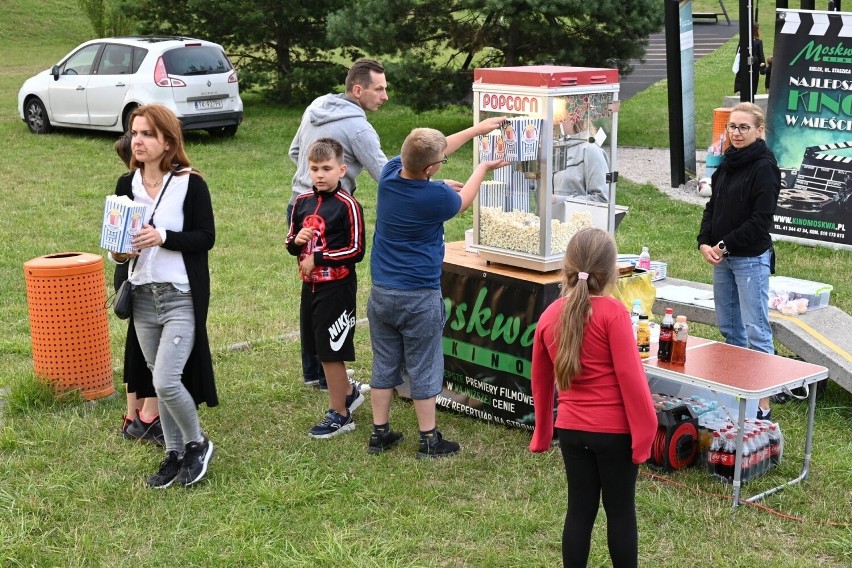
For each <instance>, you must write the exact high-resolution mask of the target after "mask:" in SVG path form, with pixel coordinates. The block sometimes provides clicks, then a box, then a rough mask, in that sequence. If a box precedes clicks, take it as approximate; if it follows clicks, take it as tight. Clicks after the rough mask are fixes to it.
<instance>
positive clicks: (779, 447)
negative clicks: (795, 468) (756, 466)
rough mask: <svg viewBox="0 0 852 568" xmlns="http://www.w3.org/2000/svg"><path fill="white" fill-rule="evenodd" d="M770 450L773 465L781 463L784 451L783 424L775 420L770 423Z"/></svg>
mask: <svg viewBox="0 0 852 568" xmlns="http://www.w3.org/2000/svg"><path fill="white" fill-rule="evenodd" d="M768 434H769V452H770V456H771V457H770V461H771V462H772V465H773V467H774V466H778V465H781V455H782V454H783V453H784V435H783V434H781V426H779V425H778V424H777V423H775V422H773V423H771V424H770V425H769V432H768Z"/></svg>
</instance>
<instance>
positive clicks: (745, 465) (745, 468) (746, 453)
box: [740, 432, 752, 483]
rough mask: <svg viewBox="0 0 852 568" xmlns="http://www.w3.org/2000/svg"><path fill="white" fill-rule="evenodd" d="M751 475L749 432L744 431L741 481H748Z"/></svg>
mask: <svg viewBox="0 0 852 568" xmlns="http://www.w3.org/2000/svg"><path fill="white" fill-rule="evenodd" d="M751 477H752V467H751V447H750V446H749V443H748V434H746V433H745V432H743V459H742V462H741V463H740V481H741V482H742V483H746V482H747V481H749V480H751Z"/></svg>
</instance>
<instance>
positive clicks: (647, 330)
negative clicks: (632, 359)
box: [636, 314, 651, 359]
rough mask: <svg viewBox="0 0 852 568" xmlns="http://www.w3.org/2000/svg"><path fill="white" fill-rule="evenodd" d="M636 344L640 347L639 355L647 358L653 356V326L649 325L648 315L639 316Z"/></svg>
mask: <svg viewBox="0 0 852 568" xmlns="http://www.w3.org/2000/svg"><path fill="white" fill-rule="evenodd" d="M636 346H637V347H638V348H639V357H640V358H642V359H647V358H648V357H650V356H651V327H650V325H648V316H646V315H645V314H642V315H641V316H639V327H637V328H636Z"/></svg>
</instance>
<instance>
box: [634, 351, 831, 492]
mask: <svg viewBox="0 0 852 568" xmlns="http://www.w3.org/2000/svg"><path fill="white" fill-rule="evenodd" d="M644 366H645V372H646V373H647V374H648V375H649V376H653V377H660V378H663V379H668V380H671V381H675V382H679V383H686V384H691V385H696V386H700V387H704V388H706V389H709V390H711V391H713V392H719V393H726V394H729V395H732V396H734V397H736V398H737V400H739V413H738V414H739V418H738V422H739V424H738V426H739V427H738V428H737V439H736V443H737V450H736V462H735V467H734V480H733V507H737V506H739V505H740V504H741V503H742V501H741V500H740V490H741V477H740V476H741V472H740V467H741V465H742V459H743V426H744V420H745V413H746V401H747V400H748V399H760V398H764V397H769V396H772V395H774V394H778V393H781V392H789V391H791V390H793V389H795V388H799V387H804V388H805V389H806V390H809V391H810V392H809V395H808V426H807V430H806V432H805V456H804V461H803V464H802V471H801V473H800V474H799V476H798V477H796V478H794V479H792V480H790V481H787V482H785V483H782V484H781V485H779V486H777V487H773V488H772V489H769V490H767V491H764V492H762V493H760V494H758V495H755V496H753V497H749V498H748V499H745V500H744V501H747V502H754V501H757V500H759V499H762V498H764V497H766V496H768V495H771V494H773V493H776V492H778V491H781V490H782V489H784V488H785V487H787V486H789V485H795V484H797V483H799V482H801V481H803V480H804V479H806V478H807V477H808V471H809V469H810V462H811V444H812V439H813V431H814V414H815V410H816V393H817V389H816V388H812V389H811V388H809V385H811V384H813V383H815V382H817V381H820V380H822V379H825V378H826V377H828V369H826V368H825V367H823V366H821V365H813V364H811V363H805V362H804V361H797V360H795V359H790V358H787V357H780V356H778V355H772V354H769V353H761V352H759V351H753V350H751V349H745V348H743V347H735V346H733V345H728V344H726V343H720V342H718V341H712V340H709V339H702V338H698V337H690V338H689V341H688V343H687V349H686V364H685V365H673V364H671V363H664V362H662V361H659V360H658V359H657V358H656V357H651V358H650V359H648V360H647V361H645V362H644Z"/></svg>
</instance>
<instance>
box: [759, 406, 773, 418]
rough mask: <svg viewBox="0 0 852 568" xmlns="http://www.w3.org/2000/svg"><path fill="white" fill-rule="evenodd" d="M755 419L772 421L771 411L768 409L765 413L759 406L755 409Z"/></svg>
mask: <svg viewBox="0 0 852 568" xmlns="http://www.w3.org/2000/svg"><path fill="white" fill-rule="evenodd" d="M757 419H758V420H772V409H771V408H770V409H769V410H767V411H765V412H764V411H763V409H762V408H760V407H759V406H758V407H757Z"/></svg>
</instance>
